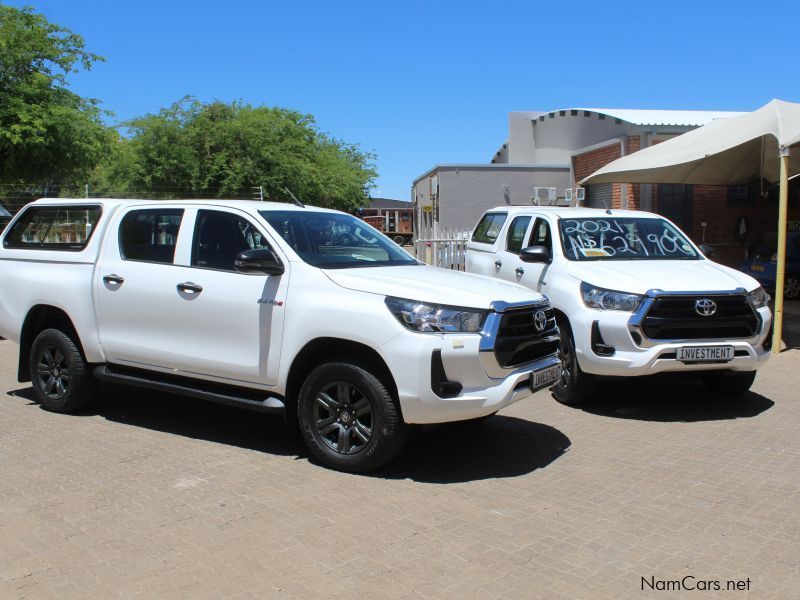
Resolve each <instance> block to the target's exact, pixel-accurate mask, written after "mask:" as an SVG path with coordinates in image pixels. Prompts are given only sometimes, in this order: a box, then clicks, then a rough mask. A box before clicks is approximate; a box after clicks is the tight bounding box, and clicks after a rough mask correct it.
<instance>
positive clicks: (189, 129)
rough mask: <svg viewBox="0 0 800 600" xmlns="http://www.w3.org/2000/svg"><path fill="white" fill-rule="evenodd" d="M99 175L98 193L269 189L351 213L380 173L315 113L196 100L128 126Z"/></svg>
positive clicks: (222, 193)
mask: <svg viewBox="0 0 800 600" xmlns="http://www.w3.org/2000/svg"><path fill="white" fill-rule="evenodd" d="M125 125H126V126H127V127H128V133H129V138H128V139H127V140H122V141H120V143H119V144H118V145H117V146H118V147H117V148H116V149H115V150H114V151H113V152H112V153H111V154H110V155H109V156H110V158H109V160H108V161H106V163H105V164H104V166H103V167H102V168H101V169H100V171H99V173H98V186H99V187H98V188H97V189H98V190H99V189H100V188H102V187H103V186H106V187H107V189H109V190H110V191H121V192H126V191H134V192H136V193H137V194H138V195H156V196H176V195H183V196H187V195H196V196H202V197H208V196H214V197H226V196H227V197H231V196H233V197H236V196H242V195H250V194H251V189H252V187H253V186H259V185H260V186H263V187H264V194H265V196H268V197H269V198H270V199H275V200H288V198H287V194H286V193H285V192H284V188H285V187H286V188H289V189H290V190H292V192H294V193H295V194H296V195H297V196H298V197H299V198H301V199H302V200H303V201H304V202H307V203H310V204H316V205H322V206H331V207H335V208H340V209H344V210H352V209H354V208H357V207H359V206H363V205H364V203H365V201H366V200H367V198H368V192H369V188H370V187H371V185H372V181H373V180H374V178H375V176H376V173H375V170H374V167H373V164H372V160H373V156H372V155H371V154H369V153H365V152H362V151H361V150H360V149H359V148H358V147H357V146H355V145H352V144H347V143H345V142H342V141H340V140H337V139H334V138H332V137H331V136H329V135H327V134H325V133H323V132H321V131H320V130H319V129H318V127H317V126H316V123H315V121H314V119H313V117H311V116H310V115H304V114H301V113H298V112H295V111H291V110H287V109H284V108H270V107H265V106H257V107H254V106H251V105H249V104H244V103H241V102H232V103H224V102H212V103H208V104H204V103H201V102H198V101H197V100H195V99H192V98H184V99H183V100H182V101H180V102H178V103H176V104H174V105H172V106H170V107H169V108H166V109H163V110H161V111H160V112H159V113H158V114H155V115H146V116H144V117H140V118H137V119H133V120H132V121H130V122H128V123H126V124H125Z"/></svg>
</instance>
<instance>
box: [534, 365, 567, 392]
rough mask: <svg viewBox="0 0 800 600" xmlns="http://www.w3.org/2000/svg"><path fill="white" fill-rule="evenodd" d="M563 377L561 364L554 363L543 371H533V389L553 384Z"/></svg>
mask: <svg viewBox="0 0 800 600" xmlns="http://www.w3.org/2000/svg"><path fill="white" fill-rule="evenodd" d="M559 377H561V365H553V366H552V367H547V368H546V369H542V370H541V371H534V372H533V373H531V389H532V390H533V391H536V390H538V389H540V388H543V387H546V386H548V385H552V384H553V383H555V382H556V381H558V378H559Z"/></svg>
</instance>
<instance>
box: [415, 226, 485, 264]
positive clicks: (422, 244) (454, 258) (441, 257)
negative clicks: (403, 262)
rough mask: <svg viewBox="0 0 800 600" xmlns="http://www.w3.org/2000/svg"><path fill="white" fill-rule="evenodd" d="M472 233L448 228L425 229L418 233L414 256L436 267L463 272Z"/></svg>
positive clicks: (434, 227)
mask: <svg viewBox="0 0 800 600" xmlns="http://www.w3.org/2000/svg"><path fill="white" fill-rule="evenodd" d="M470 235H471V232H470V231H468V230H463V231H462V230H455V229H450V228H447V227H438V226H437V225H434V226H433V227H423V228H421V229H420V230H419V231H417V232H416V235H415V239H414V256H415V257H416V258H417V260H421V261H423V262H426V263H428V264H429V265H433V266H435V267H442V268H444V269H453V270H455V271H463V270H464V269H465V259H466V253H467V242H468V241H469V238H470Z"/></svg>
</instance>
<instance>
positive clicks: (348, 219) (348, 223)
mask: <svg viewBox="0 0 800 600" xmlns="http://www.w3.org/2000/svg"><path fill="white" fill-rule="evenodd" d="M259 212H260V213H261V216H262V217H264V218H265V219H266V220H267V223H269V224H270V225H271V226H272V228H273V229H274V230H275V231H276V232H278V234H279V235H280V236H281V237H282V238H283V239H284V240H286V242H287V243H288V244H289V245H290V246H291V247H292V248H293V249H294V251H295V252H297V254H299V255H300V258H302V259H303V260H304V261H305V262H307V263H308V264H310V265H314V266H315V267H319V268H320V269H352V268H355V267H389V266H400V265H416V264H419V263H418V262H417V260H416V259H414V258H413V257H412V256H411V255H410V254H408V253H407V252H405V251H404V250H402V249H401V248H400V247H399V246H398V245H397V244H395V243H394V242H393V241H391V240H390V239H389V238H387V237H386V236H384V235H383V234H382V233H380V232H379V231H377V230H375V229H373V228H372V227H370V226H369V225H367V224H366V223H365V222H364V221H362V220H361V219H357V218H355V217H353V216H350V215H345V214H341V213H327V212H314V211H307V210H302V211H300V210H292V211H289V210H286V211H281V210H275V211H273V210H262V211H259Z"/></svg>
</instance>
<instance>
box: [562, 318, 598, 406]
mask: <svg viewBox="0 0 800 600" xmlns="http://www.w3.org/2000/svg"><path fill="white" fill-rule="evenodd" d="M558 327H559V329H560V330H561V362H562V366H563V370H562V372H561V379H560V380H559V381H558V383H557V384H556V385H555V386H553V395H554V396H555V397H556V400H558V401H559V402H561V403H562V404H567V405H569V406H579V405H581V404H584V403H585V402H587V401H588V400H590V399H591V398H593V397H594V395H595V394H596V393H597V380H596V379H595V377H594V375H590V374H589V373H584V372H583V371H582V370H581V367H580V365H579V364H578V357H577V355H576V353H575V340H574V338H573V336H572V329H571V328H570V326H569V323H567V322H566V321H565V320H563V319H559V320H558Z"/></svg>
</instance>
